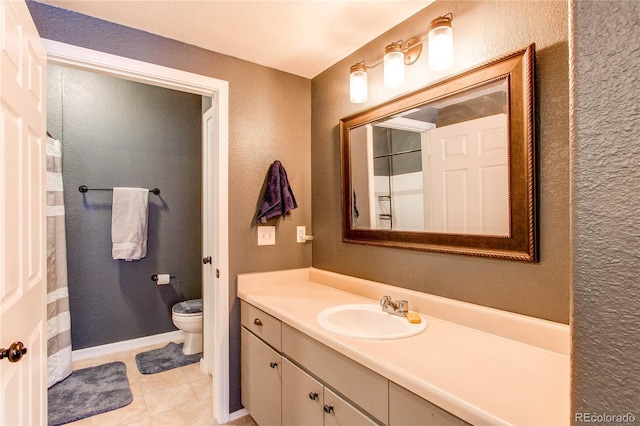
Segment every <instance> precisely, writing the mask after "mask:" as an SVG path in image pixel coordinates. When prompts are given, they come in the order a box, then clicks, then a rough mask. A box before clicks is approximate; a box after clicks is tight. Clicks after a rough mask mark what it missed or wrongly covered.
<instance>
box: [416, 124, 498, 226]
mask: <svg viewBox="0 0 640 426" xmlns="http://www.w3.org/2000/svg"><path fill="white" fill-rule="evenodd" d="M428 136H429V142H428V143H429V147H430V152H428V153H427V154H426V155H425V156H424V161H425V164H427V166H426V169H427V170H428V171H429V174H428V176H425V181H426V182H428V184H426V185H425V186H426V187H429V188H430V193H429V194H428V197H425V210H426V211H428V212H430V215H429V216H428V217H425V230H426V231H428V232H446V233H450V234H483V235H504V236H507V235H509V203H508V200H509V192H508V191H509V170H508V167H507V158H508V157H507V155H508V154H507V143H506V142H507V115H506V114H496V115H492V116H489V117H483V118H478V119H475V120H469V121H465V122H462V123H456V124H452V125H449V126H443V127H438V128H435V129H433V130H431V131H430V132H429V134H428Z"/></svg>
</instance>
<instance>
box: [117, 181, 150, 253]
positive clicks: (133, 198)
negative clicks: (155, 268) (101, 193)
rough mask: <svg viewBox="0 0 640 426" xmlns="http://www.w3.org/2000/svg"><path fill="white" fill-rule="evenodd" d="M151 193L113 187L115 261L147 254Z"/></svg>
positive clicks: (138, 189) (143, 190)
mask: <svg viewBox="0 0 640 426" xmlns="http://www.w3.org/2000/svg"><path fill="white" fill-rule="evenodd" d="M148 217H149V190H148V189H145V188H113V206H112V211H111V241H112V243H113V246H112V249H111V254H112V257H113V258H114V259H124V260H127V261H131V260H140V259H142V258H143V257H145V256H146V255H147V228H148Z"/></svg>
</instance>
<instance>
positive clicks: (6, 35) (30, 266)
mask: <svg viewBox="0 0 640 426" xmlns="http://www.w3.org/2000/svg"><path fill="white" fill-rule="evenodd" d="M46 61H47V57H46V52H45V50H44V47H43V46H42V43H41V41H40V38H39V36H38V32H37V30H36V28H35V25H34V23H33V21H32V20H31V15H30V13H29V10H28V9H27V6H26V4H25V3H24V2H23V1H16V0H0V134H1V138H2V147H1V148H0V163H1V164H2V166H1V167H2V168H1V172H0V235H1V238H0V252H1V256H0V347H1V348H4V349H7V348H9V347H10V345H11V344H12V343H13V342H18V341H20V342H22V343H23V344H24V346H25V347H26V349H27V352H26V354H25V355H23V356H22V357H21V358H20V359H19V360H18V361H17V362H9V360H8V359H6V358H5V359H2V360H0V424H2V425H42V424H46V422H47V402H46V371H47V368H46V361H47V348H46V335H47V330H46V327H47V324H46V299H45V298H46V280H47V275H46V274H47V271H46V246H47V243H46V229H45V227H46V210H45V209H46V204H45V195H46V193H45V191H46V189H45V182H46V181H45V179H46V172H45V171H46V163H45V161H46V142H45V135H46V130H45V128H46V114H45V103H46V96H45V95H46ZM15 358H17V357H14V359H15Z"/></svg>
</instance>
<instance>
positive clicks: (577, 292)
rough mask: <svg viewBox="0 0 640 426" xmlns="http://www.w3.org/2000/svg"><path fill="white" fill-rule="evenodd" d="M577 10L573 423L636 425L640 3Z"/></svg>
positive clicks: (639, 410) (639, 398)
mask: <svg viewBox="0 0 640 426" xmlns="http://www.w3.org/2000/svg"><path fill="white" fill-rule="evenodd" d="M571 11H572V12H571V26H572V37H571V39H572V43H571V64H572V70H571V71H572V72H571V99H572V110H571V117H572V121H571V125H572V134H571V137H572V150H571V162H572V163H571V166H572V177H573V181H572V188H571V189H572V196H571V203H572V206H573V208H572V215H571V218H572V227H573V229H572V237H573V241H572V249H573V273H572V293H573V311H572V316H571V323H572V330H573V338H572V343H573V348H572V403H573V407H572V411H573V413H574V416H573V419H572V420H573V423H574V424H580V423H584V421H583V422H581V421H580V418H579V417H578V416H583V417H582V418H583V419H584V415H585V413H586V414H589V415H596V416H599V415H611V416H615V415H620V416H624V415H625V414H631V415H633V416H635V421H633V420H632V421H629V420H630V419H629V418H627V420H624V421H616V420H615V418H612V419H609V420H606V419H605V420H604V421H597V422H598V423H600V424H605V423H606V424H614V423H616V424H630V423H633V424H638V423H640V364H639V363H638V356H639V353H640V333H639V331H640V309H639V308H638V302H639V301H640V273H639V269H638V264H639V262H640V224H639V222H638V212H639V211H640V196H639V195H638V191H640V103H639V100H640V73H639V72H638V65H639V64H640V48H639V47H638V46H640V2H638V1H636V0H633V1H599V2H587V1H572V5H571ZM603 17H606V19H603Z"/></svg>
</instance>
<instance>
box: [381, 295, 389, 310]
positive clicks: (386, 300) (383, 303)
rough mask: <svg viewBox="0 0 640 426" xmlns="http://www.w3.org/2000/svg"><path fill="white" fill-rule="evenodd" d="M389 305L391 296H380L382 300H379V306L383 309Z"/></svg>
mask: <svg viewBox="0 0 640 426" xmlns="http://www.w3.org/2000/svg"><path fill="white" fill-rule="evenodd" d="M390 304H391V296H382V299H380V306H382V307H383V308H384V307H385V306H389V305H390Z"/></svg>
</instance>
